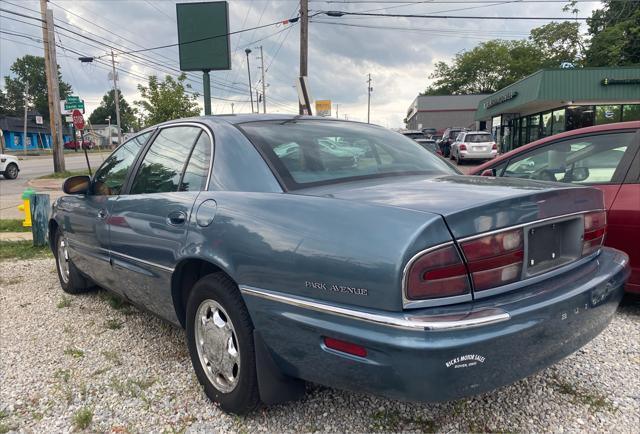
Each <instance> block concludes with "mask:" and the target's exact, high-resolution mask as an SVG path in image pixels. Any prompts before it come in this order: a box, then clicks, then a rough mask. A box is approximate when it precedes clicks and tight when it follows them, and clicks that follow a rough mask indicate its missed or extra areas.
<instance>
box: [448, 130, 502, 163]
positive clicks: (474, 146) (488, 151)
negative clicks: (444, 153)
mask: <svg viewBox="0 0 640 434" xmlns="http://www.w3.org/2000/svg"><path fill="white" fill-rule="evenodd" d="M496 155H498V146H497V145H496V142H495V141H494V140H493V137H491V134H489V133H487V132H486V131H466V132H462V133H460V134H458V137H456V140H455V142H453V144H452V145H451V159H452V160H455V161H456V162H457V163H458V164H461V163H462V162H463V161H469V160H491V159H493V158H496Z"/></svg>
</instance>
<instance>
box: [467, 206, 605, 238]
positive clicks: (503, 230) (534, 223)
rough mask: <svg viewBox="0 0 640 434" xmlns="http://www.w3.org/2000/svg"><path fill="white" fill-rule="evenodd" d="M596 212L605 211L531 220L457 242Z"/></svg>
mask: <svg viewBox="0 0 640 434" xmlns="http://www.w3.org/2000/svg"><path fill="white" fill-rule="evenodd" d="M598 211H606V210H605V209H592V210H588V211H579V212H573V213H570V214H563V215H558V216H554V217H547V218H544V219H540V220H533V221H530V222H527V223H520V224H517V225H513V226H507V227H504V228H501V229H495V230H493V231H488V232H483V233H481V234H477V235H471V236H468V237H465V238H460V239H459V240H458V243H464V242H466V241H471V240H475V239H477V238H482V237H486V236H488V235H494V234H499V233H500V232H506V231H510V230H513V229H518V228H524V227H526V226H533V225H537V224H539V223H545V222H550V221H553V220H566V219H567V218H568V217H573V216H578V215H582V214H587V213H590V212H598Z"/></svg>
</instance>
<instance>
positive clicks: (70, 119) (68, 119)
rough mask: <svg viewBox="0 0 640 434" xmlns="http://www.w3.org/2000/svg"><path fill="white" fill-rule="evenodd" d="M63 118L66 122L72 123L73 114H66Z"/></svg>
mask: <svg viewBox="0 0 640 434" xmlns="http://www.w3.org/2000/svg"><path fill="white" fill-rule="evenodd" d="M64 120H65V121H66V122H67V123H68V124H72V123H73V116H70V115H66V116H65V117H64Z"/></svg>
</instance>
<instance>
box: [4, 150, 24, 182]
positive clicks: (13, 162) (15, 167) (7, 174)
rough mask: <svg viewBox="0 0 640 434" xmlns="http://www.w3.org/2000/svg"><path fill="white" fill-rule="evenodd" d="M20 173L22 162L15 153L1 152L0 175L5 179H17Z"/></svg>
mask: <svg viewBox="0 0 640 434" xmlns="http://www.w3.org/2000/svg"><path fill="white" fill-rule="evenodd" d="M18 173H20V163H19V162H18V158H17V157H14V156H13V155H8V154H0V175H2V176H4V178H5V179H16V178H17V177H18Z"/></svg>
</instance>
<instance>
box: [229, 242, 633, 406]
mask: <svg viewBox="0 0 640 434" xmlns="http://www.w3.org/2000/svg"><path fill="white" fill-rule="evenodd" d="M566 274H567V275H566V276H559V277H557V278H554V279H553V281H552V282H548V281H545V282H541V283H538V284H535V285H531V286H529V287H526V288H522V289H520V290H518V291H516V292H515V293H508V294H501V295H499V296H496V297H491V298H489V299H486V300H479V301H476V302H475V303H473V304H472V303H465V304H464V305H459V306H450V307H439V308H430V309H421V310H412V311H405V312H404V313H392V312H383V311H377V312H372V311H367V310H360V309H358V310H355V309H352V308H346V307H344V306H343V307H340V306H333V305H329V304H324V303H317V302H315V301H311V303H313V304H312V305H307V304H305V303H306V301H309V300H308V299H300V298H296V297H292V296H290V295H288V294H282V293H273V292H270V291H264V290H259V289H256V288H248V287H242V286H241V291H242V293H243V296H244V299H245V301H246V303H247V306H248V308H249V311H250V313H251V317H252V320H253V323H254V326H255V328H256V330H257V331H258V332H260V334H261V336H262V337H263V338H264V341H265V343H266V344H267V346H268V347H269V348H270V350H271V351H272V355H273V358H274V360H275V361H276V363H277V364H278V366H279V367H280V369H281V370H282V372H283V373H285V374H287V375H290V376H292V377H296V378H302V379H304V380H307V381H312V382H316V383H320V384H324V385H327V386H332V387H336V388H341V389H350V390H354V391H365V392H370V393H374V394H378V395H384V396H388V397H391V398H396V399H403V400H416V401H442V400H450V399H456V398H460V397H463V396H468V395H472V394H477V393H481V392H485V391H488V390H491V389H494V388H496V387H500V386H503V385H506V384H509V383H512V382H514V381H516V380H518V379H521V378H523V377H526V376H528V375H531V374H532V373H535V372H537V371H538V370H540V369H543V368H545V367H547V366H549V365H551V364H553V363H555V362H557V361H558V360H560V359H562V358H564V357H566V356H568V355H569V354H571V353H573V352H574V351H576V350H577V349H579V348H580V347H582V346H583V345H585V344H586V343H587V342H589V341H590V340H591V339H593V338H594V337H595V336H597V335H598V334H599V333H600V332H601V331H602V330H603V329H604V328H605V327H606V326H607V324H608V323H609V321H610V320H611V318H612V317H613V315H614V313H615V311H616V308H617V306H618V303H619V302H620V299H621V298H622V295H623V287H624V283H625V281H626V279H627V278H628V276H629V263H628V257H627V256H626V255H625V254H624V253H622V252H619V251H617V250H613V249H603V251H602V253H601V254H600V255H599V256H598V257H597V258H595V259H593V260H592V261H589V262H588V263H587V264H585V265H583V266H581V267H580V268H579V269H574V270H572V271H571V272H569V273H566ZM278 297H281V298H278ZM314 304H320V306H321V308H319V309H318V308H314ZM322 306H324V307H322ZM327 307H328V308H327ZM332 309H333V311H332ZM349 312H356V313H357V315H360V316H355V317H354V316H349V315H348V313H349ZM363 312H364V313H365V314H367V315H369V316H367V315H365V318H362V317H361V314H362V313H363ZM477 312H486V314H481V315H476V313H477ZM443 315H447V317H446V318H449V321H446V322H442V319H443V318H445V317H444V316H443ZM384 318H391V319H393V321H391V322H390V323H386V324H385V323H384V322H382V321H381V319H384ZM474 318H475V319H474ZM482 318H484V319H482ZM469 319H470V320H471V321H469ZM397 320H400V321H399V322H398V321H397ZM402 320H409V321H410V323H409V324H405V323H404V322H402ZM414 323H420V324H424V325H425V327H422V326H419V327H412V325H414V326H415V324H414ZM438 323H439V324H440V325H443V324H444V325H445V326H444V327H430V325H433V324H438ZM425 328H426V329H425ZM325 336H327V337H331V338H335V339H340V340H343V341H347V342H352V343H355V344H358V345H361V346H363V347H365V348H366V350H367V356H366V357H358V356H353V355H348V354H345V353H341V352H338V351H335V350H332V349H329V348H327V347H326V346H325V345H324V343H323V337H325Z"/></svg>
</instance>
